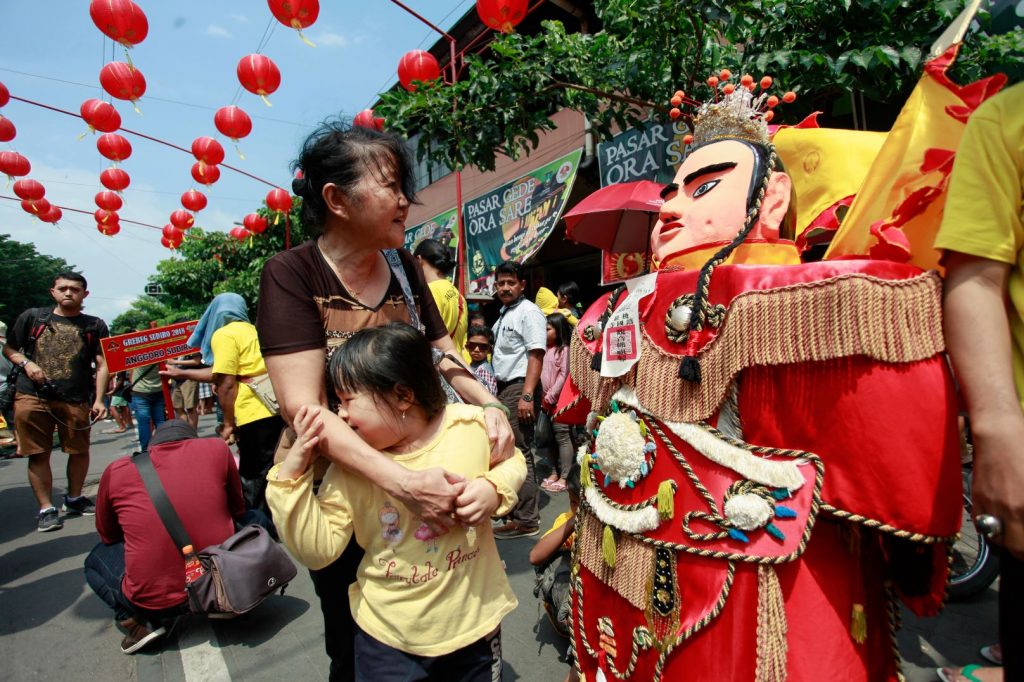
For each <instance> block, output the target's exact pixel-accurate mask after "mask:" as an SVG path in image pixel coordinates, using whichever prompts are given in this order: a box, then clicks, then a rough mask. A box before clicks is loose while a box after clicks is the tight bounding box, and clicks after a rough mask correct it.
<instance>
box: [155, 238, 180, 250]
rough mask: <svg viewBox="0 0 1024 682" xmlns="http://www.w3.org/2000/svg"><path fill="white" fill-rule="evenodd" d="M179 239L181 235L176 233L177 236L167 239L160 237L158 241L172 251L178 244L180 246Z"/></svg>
mask: <svg viewBox="0 0 1024 682" xmlns="http://www.w3.org/2000/svg"><path fill="white" fill-rule="evenodd" d="M181 240H182V237H181V235H178V237H177V238H176V239H168V238H167V237H160V243H161V244H163V245H164V247H165V248H168V249H170V250H171V251H173V250H174V249H176V248H178V247H179V246H181Z"/></svg>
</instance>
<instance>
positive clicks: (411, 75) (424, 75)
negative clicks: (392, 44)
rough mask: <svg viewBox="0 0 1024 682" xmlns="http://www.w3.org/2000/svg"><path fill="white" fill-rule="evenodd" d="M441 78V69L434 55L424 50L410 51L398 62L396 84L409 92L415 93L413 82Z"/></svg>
mask: <svg viewBox="0 0 1024 682" xmlns="http://www.w3.org/2000/svg"><path fill="white" fill-rule="evenodd" d="M440 76H441V67H440V65H439V64H438V63H437V59H435V58H434V55H432V54H430V53H429V52H426V51H425V50H411V51H409V52H406V53H405V55H403V56H402V59H401V60H400V61H399V62H398V82H399V83H401V84H402V87H403V88H405V89H406V90H408V91H409V92H416V86H415V85H413V81H432V80H437V79H438V78H439V77H440Z"/></svg>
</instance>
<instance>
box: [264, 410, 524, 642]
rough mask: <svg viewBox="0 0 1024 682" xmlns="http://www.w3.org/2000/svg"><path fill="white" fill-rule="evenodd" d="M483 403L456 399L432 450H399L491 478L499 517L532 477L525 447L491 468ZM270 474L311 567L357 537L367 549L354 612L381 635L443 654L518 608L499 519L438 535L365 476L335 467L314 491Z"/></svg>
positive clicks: (283, 524) (277, 517)
mask: <svg viewBox="0 0 1024 682" xmlns="http://www.w3.org/2000/svg"><path fill="white" fill-rule="evenodd" d="M490 451H491V446H490V441H489V440H488V438H487V428H486V426H485V425H484V418H483V409H481V408H479V407H476V406H475V405H448V406H447V408H446V409H445V416H444V423H443V425H442V427H441V429H440V432H439V434H438V435H437V437H436V438H434V439H433V441H432V442H431V443H429V444H427V445H426V446H424V447H423V448H422V449H420V450H418V451H416V452H411V453H404V454H400V455H399V454H390V453H385V454H389V456H390V457H392V458H393V459H394V460H395V461H396V462H399V463H400V464H402V466H405V467H407V468H409V469H413V470H423V469H429V468H431V467H443V468H444V469H445V470H447V471H450V472H452V473H455V474H459V475H461V476H464V477H465V478H466V479H467V480H472V479H474V478H479V477H484V478H486V479H487V480H488V481H489V482H490V483H492V484H493V485H494V487H495V489H496V490H497V491H498V496H499V498H500V502H499V506H498V509H497V511H496V514H498V515H501V514H506V513H508V511H509V510H510V509H511V508H512V506H513V505H515V503H516V502H517V501H518V497H517V491H518V490H519V487H520V486H521V485H522V483H523V481H524V480H525V478H526V460H525V459H523V455H522V453H521V452H519V450H516V451H515V454H514V455H513V456H512V457H511V458H510V459H507V460H505V461H504V462H502V463H501V464H498V465H497V466H495V467H494V468H493V469H488V466H489V460H490ZM278 468H279V467H278V466H275V467H274V468H273V469H271V470H270V472H269V473H268V474H267V481H268V485H267V503H268V504H269V505H270V509H271V511H272V512H273V515H274V522H275V523H276V525H277V529H278V533H279V534H280V536H281V540H282V541H283V542H284V543H285V545H286V546H287V547H288V549H289V551H290V552H291V553H292V555H293V556H294V557H295V558H296V559H298V560H299V561H301V562H302V563H303V564H305V565H306V566H308V567H310V568H322V567H324V566H326V565H328V564H330V563H331V562H332V561H334V560H335V559H337V558H338V557H339V556H341V553H342V551H343V550H344V549H345V547H346V545H347V544H348V542H349V540H350V539H352V538H353V534H354V537H356V538H358V540H359V544H360V545H362V546H363V548H364V549H365V550H366V554H365V555H364V557H363V560H362V563H360V564H359V569H358V571H357V573H356V582H355V583H354V584H353V585H352V587H351V588H349V597H350V602H351V609H352V616H353V617H354V618H355V621H356V623H358V624H359V627H360V628H362V629H363V630H364V631H365V632H366V633H367V634H369V635H370V636H371V637H373V638H374V639H376V640H378V641H380V642H383V643H384V644H387V645H388V646H390V647H394V648H396V649H399V650H400V651H404V652H406V653H410V654H414V655H417V656H443V655H444V654H448V653H451V652H453V651H456V650H458V649H461V648H463V647H465V646H468V645H469V644H472V643H473V642H475V641H477V640H478V639H480V638H481V637H484V636H486V635H488V634H490V633H491V632H492V631H493V630H494V629H495V628H496V627H497V626H498V625H499V624H500V623H501V619H502V618H503V617H504V616H505V614H507V613H509V612H510V611H512V609H514V608H515V607H516V605H517V604H518V602H517V600H516V596H515V594H514V593H513V592H512V588H511V586H510V585H509V582H508V578H507V577H506V576H505V571H504V568H503V567H502V563H501V557H500V556H498V548H497V546H496V544H495V541H494V535H493V533H492V531H491V524H490V523H487V522H485V523H483V524H482V525H480V526H478V527H476V528H472V529H466V528H463V527H461V526H455V527H454V528H452V529H450V530H449V531H448V532H447V533H445V534H444V535H440V536H435V535H434V534H433V533H432V532H431V531H430V529H429V528H428V527H427V525H426V524H425V523H423V520H422V519H420V518H419V517H418V516H416V515H414V514H413V513H412V512H410V511H409V510H408V509H406V508H405V506H404V505H403V504H402V503H401V502H399V501H398V500H395V499H393V498H391V497H389V496H388V494H387V493H385V492H384V490H383V489H382V488H379V487H378V486H376V485H374V484H372V483H370V482H369V481H368V480H366V479H365V478H363V477H361V476H359V475H357V474H354V473H351V472H347V471H344V470H343V469H340V468H339V467H338V466H337V465H335V464H332V465H331V466H330V468H328V469H327V473H326V474H325V475H324V479H323V482H322V483H321V484H320V491H319V493H317V495H316V496H314V495H313V474H312V471H307V472H306V473H305V474H304V475H303V476H301V477H299V478H297V479H294V480H281V481H279V480H277V472H278Z"/></svg>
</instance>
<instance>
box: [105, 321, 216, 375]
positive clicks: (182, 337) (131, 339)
mask: <svg viewBox="0 0 1024 682" xmlns="http://www.w3.org/2000/svg"><path fill="white" fill-rule="evenodd" d="M198 323H199V321H198V320H192V321H191V322H179V323H177V324H171V325H168V326H166V327H157V328H156V329H143V330H142V331H140V332H132V333H131V334H121V335H120V336H108V337H107V338H105V339H101V340H100V346H101V347H102V348H103V357H104V358H105V359H106V361H107V369H108V370H109V371H110V373H111V374H113V373H114V372H120V371H122V370H126V369H135V368H136V367H144V366H146V365H153V364H156V363H158V362H163V361H164V360H167V359H168V358H176V357H179V356H182V355H188V354H189V353H194V352H196V349H195V348H192V347H191V346H189V345H187V344H186V343H185V342H186V341H188V337H189V336H191V335H192V331H193V330H194V329H195V328H196V325H197V324H198Z"/></svg>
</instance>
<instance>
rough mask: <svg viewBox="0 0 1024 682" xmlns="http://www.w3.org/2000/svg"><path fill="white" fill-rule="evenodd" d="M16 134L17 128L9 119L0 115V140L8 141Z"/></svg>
mask: <svg viewBox="0 0 1024 682" xmlns="http://www.w3.org/2000/svg"><path fill="white" fill-rule="evenodd" d="M17 134H18V129H17V128H15V127H14V124H13V123H11V119H9V118H4V117H3V116H0V142H10V141H11V140H13V139H14V136H15V135H17Z"/></svg>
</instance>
